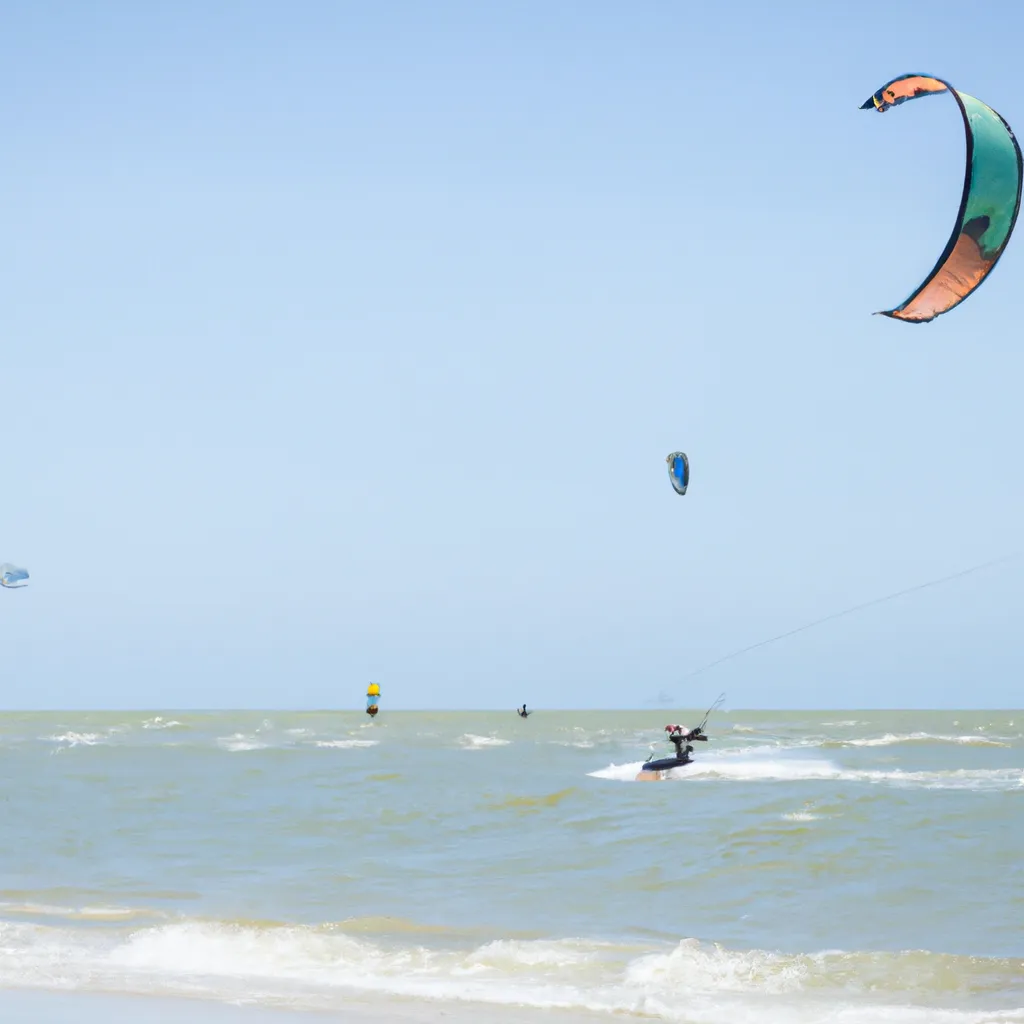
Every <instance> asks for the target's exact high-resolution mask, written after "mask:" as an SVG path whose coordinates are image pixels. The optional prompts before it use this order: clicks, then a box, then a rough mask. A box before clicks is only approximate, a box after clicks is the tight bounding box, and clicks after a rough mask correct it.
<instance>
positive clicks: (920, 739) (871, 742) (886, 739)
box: [831, 732, 1011, 747]
mask: <svg viewBox="0 0 1024 1024" xmlns="http://www.w3.org/2000/svg"><path fill="white" fill-rule="evenodd" d="M831 742H832V744H833V745H835V746H847V747H890V746H894V745H896V744H900V743H957V744H960V745H962V746H978V747H1009V746H1011V744H1010V743H1007V742H1004V741H1003V740H1002V739H996V738H995V737H989V736H944V735H942V734H941V733H930V732H904V733H892V732H887V733H886V734H885V735H884V736H871V737H865V738H863V739H852V740H833V741H831Z"/></svg>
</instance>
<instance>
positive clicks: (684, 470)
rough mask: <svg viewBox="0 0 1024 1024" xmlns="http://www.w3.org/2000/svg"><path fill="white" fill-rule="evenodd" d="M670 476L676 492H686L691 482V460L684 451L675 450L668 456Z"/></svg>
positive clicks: (666, 459)
mask: <svg viewBox="0 0 1024 1024" xmlns="http://www.w3.org/2000/svg"><path fill="white" fill-rule="evenodd" d="M665 461H666V462H667V463H668V478H669V480H671V481H672V486H673V487H674V488H675V491H676V494H685V493H686V488H687V486H688V485H689V483H690V460H689V459H688V458H687V457H686V455H685V454H684V453H683V452H673V453H672V454H671V455H669V456H666V458H665Z"/></svg>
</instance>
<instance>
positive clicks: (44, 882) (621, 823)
mask: <svg viewBox="0 0 1024 1024" xmlns="http://www.w3.org/2000/svg"><path fill="white" fill-rule="evenodd" d="M669 720H672V721H681V722H682V723H683V724H684V725H686V724H689V725H693V724H696V721H697V720H699V716H694V715H693V714H692V713H690V714H687V713H683V712H678V711H672V712H666V711H657V712H649V711H648V712H572V713H569V712H544V711H538V712H537V713H536V714H534V715H532V716H531V717H530V718H529V719H527V720H525V721H523V720H520V719H519V718H517V717H516V716H515V715H514V713H512V712H511V711H509V712H507V713H493V712H464V713H426V712H388V711H386V710H385V711H382V712H381V714H380V716H379V717H378V718H377V719H376V720H375V721H372V722H371V721H369V720H367V718H366V716H365V715H362V714H358V713H351V712H348V713H328V712H324V713H295V712H272V713H270V712H266V713H259V712H216V713H183V712H173V713H172V712H164V713H162V714H157V713H153V712H147V713H139V712H133V713H95V714H89V713H81V712H76V713H64V714H59V713H47V714H6V715H2V716H0V760H2V772H0V822H2V828H0V951H2V955H0V985H6V986H15V985H19V986H34V987H40V988H59V989H81V990H106V991H129V992H136V993H144V994H145V993H148V994H164V995H168V994H188V995H198V996H204V997H210V998H216V999H225V1000H235V1001H238V1000H251V1001H256V1002H262V1003H266V1004H267V1005H276V1006H289V1007H292V1008H296V1009H320V1008H329V1007H332V1006H340V1005H342V1004H343V1003H344V1000H345V998H346V997H347V995H348V994H350V993H353V992H355V993H362V994H367V993H372V994H377V995H387V994H390V995H405V996H417V997H429V998H435V999H441V1000H453V999H459V1000H465V999H470V1000H481V1001H485V1002H491V1003H494V1004H507V1005H526V1006H537V1007H543V1006H561V1007H575V1008H581V1009H582V1008H589V1009H593V1010H602V1011H618V1012H619V1013H627V1014H629V1013H632V1014H640V1013H644V1014H648V1015H653V1016H654V1017H655V1019H658V1018H662V1019H665V1020H671V1021H687V1022H700V1024H704V1022H707V1024H719V1022H721V1024H743V1022H744V1021H747V1020H750V1021H754V1020H756V1021H758V1022H766V1021H779V1022H781V1024H789V1022H793V1024H803V1022H808V1024H809V1022H818V1021H820V1022H824V1021H838V1020H842V1021H844V1022H850V1021H858V1022H860V1021H864V1022H870V1021H883V1020H884V1021H889V1020H899V1021H905V1022H917V1021H921V1022H933V1024H941V1022H943V1021H949V1022H954V1021H956V1022H965V1024H966V1022H979V1024H980V1022H982V1021H997V1020H998V1021H1020V1022H1024V928H1022V925H1021V921H1022V919H1024V868H1022V867H1021V857H1020V851H1021V850H1022V849H1024V774H1022V768H1024V738H1022V734H1024V728H1022V727H1021V726H1022V725H1024V713H1021V712H927V713H918V712H915V713H879V712H858V711H851V712H841V713H837V712H827V713H810V712H791V713H763V712H734V713H731V714H720V715H716V716H715V717H713V718H712V720H711V723H710V725H709V727H708V731H709V735H710V742H709V743H708V744H706V745H705V744H697V745H696V746H697V749H696V751H695V753H694V757H695V758H696V763H695V764H693V765H690V766H687V767H686V768H683V769H677V770H676V771H674V772H672V773H670V775H669V777H668V778H666V779H665V780H664V781H663V782H659V783H656V784H650V783H645V784H637V783H635V782H634V781H633V780H634V777H635V775H636V773H637V771H638V769H639V766H640V763H641V762H642V760H643V759H644V757H645V756H646V755H647V754H648V752H649V751H650V750H651V747H652V744H654V748H655V750H657V751H658V752H659V754H667V753H668V752H669V749H670V748H669V746H668V744H667V743H666V742H665V741H664V738H663V737H664V733H663V732H662V726H663V725H664V724H665V722H666V721H669ZM837 1014H845V1015H843V1016H837Z"/></svg>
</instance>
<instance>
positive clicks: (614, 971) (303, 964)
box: [0, 921, 1024, 1024]
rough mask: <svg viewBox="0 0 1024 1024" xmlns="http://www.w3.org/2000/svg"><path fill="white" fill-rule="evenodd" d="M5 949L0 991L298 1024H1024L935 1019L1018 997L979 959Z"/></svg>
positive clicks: (47, 943)
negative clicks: (354, 1019)
mask: <svg viewBox="0 0 1024 1024" xmlns="http://www.w3.org/2000/svg"><path fill="white" fill-rule="evenodd" d="M0 946H2V947H3V949H4V954H5V955H4V957H3V958H0V986H11V985H18V986H21V987H36V988H63V989H73V990H75V989H86V990H90V989H91V990H101V991H118V992H134V993H140V994H174V995H191V996H205V997H207V998H217V999H228V1000H232V999H238V998H243V997H244V998H245V999H246V1001H249V1002H267V1003H272V1004H275V1005H278V1006H281V1005H284V1006H289V1007H292V1008H295V1009H301V1008H306V1009H321V1010H324V1009H333V1010H339V1011H340V1010H343V1009H344V1008H345V1005H346V1001H348V1000H350V998H351V993H353V992H362V993H367V994H369V993H374V994H378V995H392V996H404V997H410V998H418V999H424V998H426V999H443V1000H449V1001H463V1000H466V1001H473V1002H478V1003H489V1004H492V1005H506V1006H512V1005H518V1006H522V1007H530V1008H535V1009H542V1008H564V1009H575V1010H592V1011H599V1012H604V1013H608V1014H615V1015H619V1016H620V1017H621V1016H628V1015H639V1016H647V1017H657V1018H659V1019H662V1020H665V1021H670V1022H678V1024H682V1022H684V1021H685V1022H687V1024H726V1022H728V1024H754V1022H759V1024H760V1022H771V1024H826V1022H834V1024H838V1022H844V1024H845V1022H849V1024H881V1022H892V1021H899V1022H903V1024H981V1022H982V1021H985V1022H989V1024H993V1022H997V1021H998V1022H1002V1024H1011V1022H1013V1024H1019V1022H1024V1008H1020V1009H1012V1010H1003V1011H996V1012H992V1011H988V1012H986V1011H985V1010H984V1009H983V1008H976V1009H972V1010H953V1009H947V1008H943V1007H942V1006H941V1005H939V1006H936V1005H935V1004H936V1002H937V1000H941V999H942V998H943V996H946V997H947V998H956V995H957V991H958V990H962V989H965V988H969V987H970V986H971V983H972V980H973V977H974V972H975V971H977V970H979V969H980V970H983V971H984V972H985V973H986V975H987V976H988V977H989V978H990V979H991V978H992V977H993V976H994V977H995V978H996V981H997V982H999V983H1000V984H1001V985H1003V986H1004V987H1006V988H1009V987H1010V986H1011V985H1014V984H1016V971H1017V965H1016V963H1015V962H1011V961H990V962H988V964H984V965H982V966H981V967H980V968H979V967H978V962H977V961H976V960H975V959H974V958H971V957H943V956H934V955H932V954H928V953H911V954H890V953H878V954H872V953H842V952H833V953H814V954H805V955H788V954H782V953H776V952H771V951H765V950H747V951H739V950H730V949H725V948H723V947H721V946H718V945H705V944H702V943H699V942H697V941H696V940H694V939H685V940H683V941H682V942H679V943H678V944H677V945H675V946H671V947H662V948H660V949H659V948H654V947H650V946H648V947H638V946H624V945H617V944H613V943H608V942H591V941H586V940H583V939H547V940H534V941H528V940H499V941H495V942H488V943H485V944H484V945H481V946H478V947H477V948H475V949H472V950H469V951H460V950H457V949H437V948H432V949H427V948H424V947H422V946H401V947H386V946H382V945H377V944H374V943H371V942H367V941H364V940H362V939H356V938H353V937H351V936H349V935H346V934H343V933H341V932H339V931H337V930H336V929H333V928H331V927H320V928H316V927H263V928H260V927H254V926H247V925H243V924H229V923H215V922H195V921H192V922H179V923H174V924H167V925H161V926H153V927H139V928H136V929H134V930H123V931H118V932H117V933H116V934H113V935H112V934H111V933H110V932H109V931H105V930H101V931H96V930H92V929H85V930H82V931H80V932H77V933H76V932H73V931H70V930H68V929H62V928H52V927H46V926H40V925H29V924H9V923H3V922H0ZM1004 979H1005V980H1004ZM992 989H993V990H995V991H998V987H997V986H992ZM684 995H685V997H684ZM481 1019H486V1015H484V1016H483V1017H482V1018H481Z"/></svg>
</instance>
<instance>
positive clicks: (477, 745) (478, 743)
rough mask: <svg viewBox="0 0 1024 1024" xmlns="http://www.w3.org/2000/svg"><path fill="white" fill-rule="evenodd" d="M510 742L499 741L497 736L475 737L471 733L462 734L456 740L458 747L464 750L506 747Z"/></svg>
mask: <svg viewBox="0 0 1024 1024" xmlns="http://www.w3.org/2000/svg"><path fill="white" fill-rule="evenodd" d="M511 742H512V741H511V740H503V739H499V738H498V737H497V736H476V735H474V734H473V733H471V732H467V733H463V734H462V735H461V736H460V737H459V740H458V743H459V746H461V747H464V748H465V749H466V750H483V749H484V748H485V747H507V746H508V745H509V744H510V743H511Z"/></svg>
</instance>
